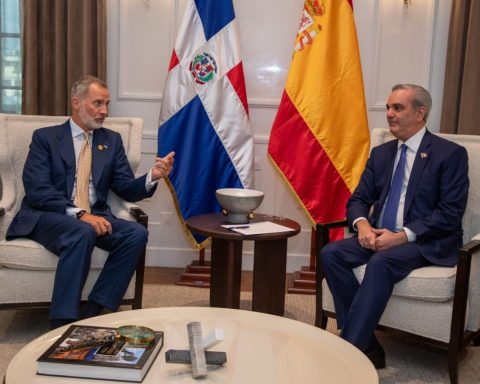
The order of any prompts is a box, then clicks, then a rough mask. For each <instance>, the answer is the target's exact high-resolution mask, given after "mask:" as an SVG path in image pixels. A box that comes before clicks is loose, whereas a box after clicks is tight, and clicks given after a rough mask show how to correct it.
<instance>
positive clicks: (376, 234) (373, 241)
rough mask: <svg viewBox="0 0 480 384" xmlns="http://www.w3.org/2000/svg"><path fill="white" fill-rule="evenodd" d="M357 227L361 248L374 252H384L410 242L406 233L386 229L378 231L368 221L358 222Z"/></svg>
mask: <svg viewBox="0 0 480 384" xmlns="http://www.w3.org/2000/svg"><path fill="white" fill-rule="evenodd" d="M356 226H357V230H358V242H359V244H360V246H361V247H362V248H365V249H371V250H372V251H374V252H379V251H384V250H386V249H389V248H393V247H396V246H398V245H401V244H405V243H407V242H408V238H407V235H406V234H405V232H404V231H400V232H392V231H390V230H388V229H385V228H382V229H376V228H373V227H372V226H371V225H370V223H369V222H368V221H367V220H360V221H358V222H357V223H356Z"/></svg>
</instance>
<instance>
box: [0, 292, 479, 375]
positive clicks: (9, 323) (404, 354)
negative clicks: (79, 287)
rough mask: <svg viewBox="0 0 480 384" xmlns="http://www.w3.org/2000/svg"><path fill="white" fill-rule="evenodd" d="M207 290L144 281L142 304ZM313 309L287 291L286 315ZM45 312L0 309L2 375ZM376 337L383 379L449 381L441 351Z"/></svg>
mask: <svg viewBox="0 0 480 384" xmlns="http://www.w3.org/2000/svg"><path fill="white" fill-rule="evenodd" d="M208 296H209V291H208V289H204V288H190V287H181V286H174V285H153V284H148V285H146V286H145V291H144V307H145V308H151V307H172V306H208ZM250 299H251V293H250V292H242V295H241V304H240V306H241V309H245V310H250V309H251V300H250ZM314 309H315V304H314V297H313V296H308V295H291V294H289V295H287V296H286V299H285V316H286V317H288V318H291V319H294V320H298V321H302V322H305V323H308V324H313V322H314V312H315V310H314ZM122 310H128V308H122ZM47 316H48V311H47V310H43V309H35V310H33V309H32V310H5V311H0V348H1V351H2V353H1V354H0V378H2V377H3V375H4V372H5V370H6V369H7V366H8V363H9V361H10V360H11V359H12V357H13V356H14V355H15V353H16V352H17V351H18V350H19V349H20V348H22V347H23V346H24V345H25V344H26V343H28V342H29V341H31V340H33V339H34V338H36V337H38V336H40V335H41V334H42V333H45V332H46V331H48V319H47ZM328 330H329V331H330V332H335V324H334V322H333V321H331V320H330V321H329V326H328ZM379 338H380V341H381V342H382V344H383V345H384V347H385V350H386V353H387V368H386V369H382V370H380V371H378V372H379V376H380V382H381V383H382V384H383V383H391V384H394V383H405V384H407V383H408V384H416V383H419V384H420V383H429V384H430V383H432V384H440V383H441V384H444V383H445V384H446V383H449V378H448V371H447V367H446V365H447V358H446V355H445V354H443V353H440V352H436V351H432V350H429V349H423V348H420V347H416V346H413V345H409V344H406V343H402V342H400V341H398V340H393V339H390V338H387V337H385V336H383V335H380V337H379ZM2 380H3V379H2ZM320 381H321V380H320ZM320 381H319V382H320ZM460 383H462V384H478V383H480V347H478V348H475V347H471V348H468V350H467V354H466V357H465V359H464V360H463V361H462V364H461V368H460ZM292 384H296V383H292ZM304 384H307V383H304ZM352 384H354V383H352Z"/></svg>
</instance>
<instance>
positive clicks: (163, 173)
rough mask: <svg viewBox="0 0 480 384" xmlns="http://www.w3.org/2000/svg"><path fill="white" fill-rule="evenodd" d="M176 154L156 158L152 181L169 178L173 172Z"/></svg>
mask: <svg viewBox="0 0 480 384" xmlns="http://www.w3.org/2000/svg"><path fill="white" fill-rule="evenodd" d="M174 160H175V152H173V151H172V152H170V153H169V154H168V155H167V156H165V157H157V158H155V165H154V166H153V168H152V181H155V180H158V179H161V178H162V177H167V176H168V175H169V174H170V172H171V171H172V167H173V161H174Z"/></svg>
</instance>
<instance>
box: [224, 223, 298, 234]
mask: <svg viewBox="0 0 480 384" xmlns="http://www.w3.org/2000/svg"><path fill="white" fill-rule="evenodd" d="M222 227H223V228H227V229H229V230H231V231H234V232H238V233H241V234H242V235H261V234H265V233H279V232H287V231H294V229H292V228H290V227H285V226H284V225H280V224H277V223H272V222H271V221H260V222H258V223H246V224H223V225H222Z"/></svg>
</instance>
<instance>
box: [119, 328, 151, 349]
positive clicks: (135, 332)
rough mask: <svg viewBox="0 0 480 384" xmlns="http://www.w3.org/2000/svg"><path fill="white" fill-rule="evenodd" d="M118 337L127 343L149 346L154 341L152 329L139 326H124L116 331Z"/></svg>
mask: <svg viewBox="0 0 480 384" xmlns="http://www.w3.org/2000/svg"><path fill="white" fill-rule="evenodd" d="M117 334H118V337H119V338H120V339H121V340H124V341H126V342H127V343H132V344H149V343H151V342H152V341H153V340H154V339H155V331H154V330H153V329H150V328H147V327H142V326H139V325H124V326H122V327H119V328H118V329H117Z"/></svg>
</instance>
